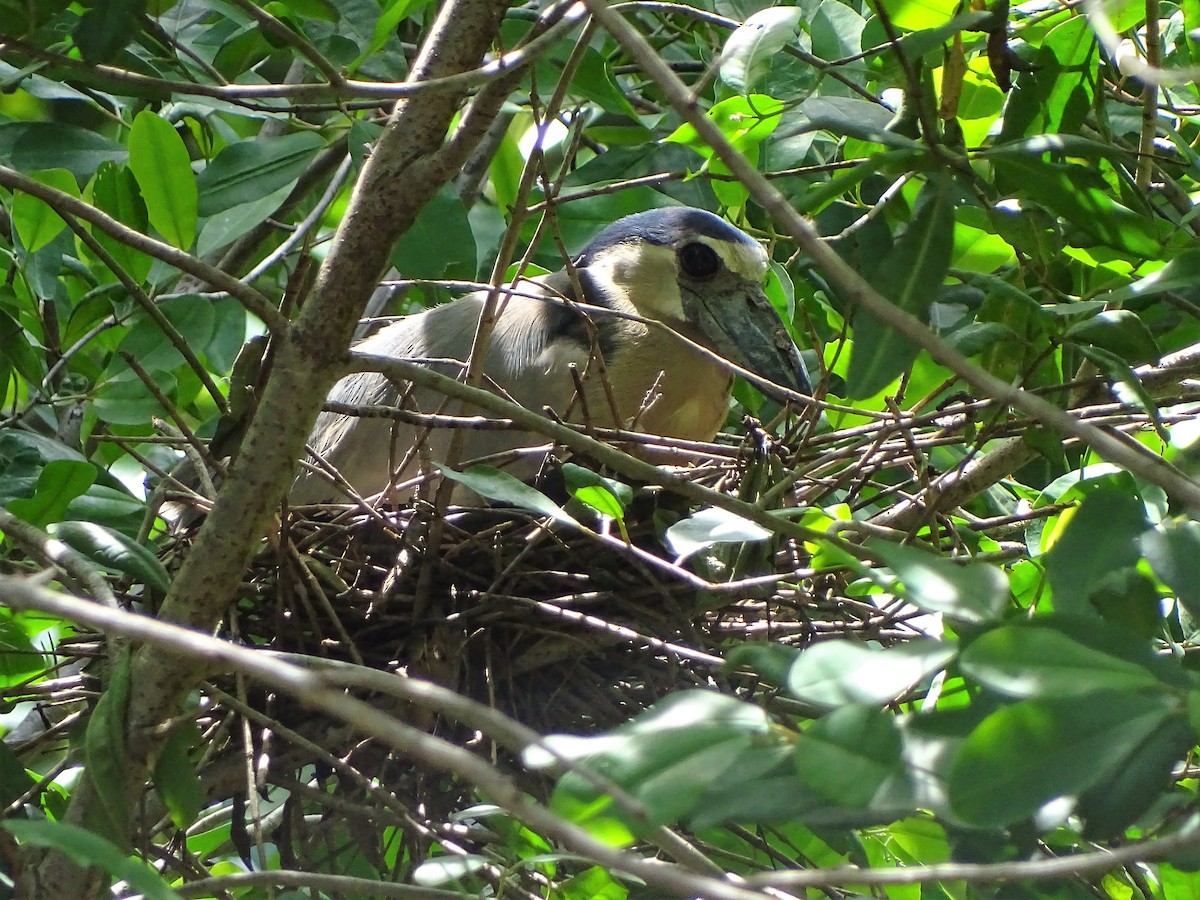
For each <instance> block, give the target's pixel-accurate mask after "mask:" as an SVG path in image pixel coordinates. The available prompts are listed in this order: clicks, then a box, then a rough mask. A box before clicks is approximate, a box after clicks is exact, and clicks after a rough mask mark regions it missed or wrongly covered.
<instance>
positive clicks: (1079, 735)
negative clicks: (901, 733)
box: [949, 692, 1172, 828]
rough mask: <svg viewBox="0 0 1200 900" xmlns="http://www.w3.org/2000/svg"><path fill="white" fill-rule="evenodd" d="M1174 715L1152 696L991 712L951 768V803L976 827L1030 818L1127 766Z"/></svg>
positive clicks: (1091, 698) (1109, 695)
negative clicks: (1147, 739)
mask: <svg viewBox="0 0 1200 900" xmlns="http://www.w3.org/2000/svg"><path fill="white" fill-rule="evenodd" d="M1171 715H1172V707H1171V704H1170V702H1169V701H1167V700H1166V699H1165V698H1163V697H1159V696H1156V695H1154V694H1144V693H1133V692H1127V693H1114V692H1097V693H1092V694H1088V695H1086V696H1082V697H1072V698H1069V699H1058V700H1022V701H1020V702H1019V703H1014V704H1012V705H1011V706H1005V707H1002V708H1001V709H999V710H997V711H996V712H994V713H992V714H991V715H990V716H988V717H987V718H986V719H984V720H983V722H982V723H980V725H979V727H978V728H976V729H975V730H974V731H973V732H972V733H971V735H970V736H969V737H968V738H967V740H966V742H965V743H964V744H963V746H962V749H961V750H960V751H959V753H958V755H957V757H956V758H955V760H954V763H953V765H952V767H951V769H950V776H949V787H950V802H951V806H952V808H953V810H954V813H955V814H956V815H957V816H960V817H962V818H963V819H964V820H965V821H966V822H968V823H970V824H972V825H975V826H978V827H985V828H986V827H1001V826H1004V825H1011V824H1013V823H1015V822H1019V821H1021V820H1022V819H1027V818H1029V817H1030V816H1032V815H1033V814H1034V813H1036V812H1037V810H1038V809H1039V808H1040V807H1041V806H1042V805H1043V804H1045V803H1047V802H1048V801H1050V800H1052V799H1054V798H1056V797H1068V798H1069V797H1077V796H1079V794H1081V793H1082V792H1083V791H1086V790H1087V789H1089V788H1090V787H1092V786H1093V785H1096V784H1099V783H1101V782H1103V781H1105V780H1106V779H1108V778H1110V777H1112V775H1113V774H1114V773H1115V772H1118V771H1120V769H1121V768H1122V767H1123V766H1124V765H1127V763H1128V760H1129V759H1130V757H1131V756H1132V754H1133V753H1134V752H1136V750H1137V748H1138V747H1139V746H1140V745H1141V744H1142V742H1143V741H1145V740H1146V738H1148V737H1149V736H1150V735H1152V734H1154V733H1155V732H1156V731H1157V730H1158V729H1159V728H1161V727H1162V726H1163V725H1164V723H1166V722H1167V720H1168V719H1169V718H1170V717H1171Z"/></svg>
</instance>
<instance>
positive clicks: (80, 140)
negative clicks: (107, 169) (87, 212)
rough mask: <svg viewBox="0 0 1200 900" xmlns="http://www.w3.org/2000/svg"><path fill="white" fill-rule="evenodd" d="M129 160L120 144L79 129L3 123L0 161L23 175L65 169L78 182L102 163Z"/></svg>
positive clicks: (49, 124) (52, 124)
mask: <svg viewBox="0 0 1200 900" xmlns="http://www.w3.org/2000/svg"><path fill="white" fill-rule="evenodd" d="M128 156H129V151H128V149H127V148H125V147H124V146H122V145H121V144H119V143H117V142H116V141H114V140H111V139H110V138H107V137H105V136H104V135H101V134H97V133H96V132H95V131H93V130H91V129H87V128H83V127H81V126H79V125H71V124H69V123H66V122H0V159H6V158H7V159H8V160H9V161H10V165H12V166H14V167H16V168H17V169H19V170H21V171H23V172H40V171H45V170H47V169H66V170H67V171H68V172H70V173H71V174H73V175H75V176H76V177H77V178H90V177H91V176H92V173H93V172H95V171H96V169H97V168H98V167H99V166H100V164H101V163H103V162H106V161H108V160H117V161H123V160H125V159H127V158H128Z"/></svg>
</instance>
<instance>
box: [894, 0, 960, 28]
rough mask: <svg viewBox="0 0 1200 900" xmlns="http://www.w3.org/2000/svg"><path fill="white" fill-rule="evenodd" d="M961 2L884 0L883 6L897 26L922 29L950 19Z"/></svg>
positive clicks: (934, 26)
mask: <svg viewBox="0 0 1200 900" xmlns="http://www.w3.org/2000/svg"><path fill="white" fill-rule="evenodd" d="M958 7H959V4H957V3H954V2H951V0H884V2H883V8H884V9H885V10H887V14H888V17H889V18H890V19H891V20H892V23H893V24H894V25H895V26H896V27H897V28H903V29H904V30H906V31H920V30H922V29H926V28H937V27H939V26H941V25H945V24H946V23H947V22H948V21H950V18H951V16H953V15H954V13H955V12H956V11H957V10H958Z"/></svg>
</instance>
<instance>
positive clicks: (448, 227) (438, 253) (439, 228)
mask: <svg viewBox="0 0 1200 900" xmlns="http://www.w3.org/2000/svg"><path fill="white" fill-rule="evenodd" d="M392 265H394V266H395V267H396V268H397V269H399V270H400V273H401V274H402V275H404V277H406V278H465V279H473V278H474V277H475V273H476V269H477V266H478V260H477V258H476V250H475V234H474V232H473V231H472V230H471V223H470V220H469V219H468V218H467V208H466V207H465V206H464V205H463V202H462V200H461V199H459V196H458V193H457V192H456V191H455V190H454V188H453V186H452V185H448V186H446V187H444V188H442V189H441V190H440V191H438V192H437V194H436V195H434V197H433V198H432V199H431V200H430V201H429V202H428V203H427V204H425V207H424V208H423V209H422V210H421V211H420V213H418V214H417V220H416V221H415V222H413V224H412V226H411V227H410V228H409V229H408V230H407V231H406V232H404V235H403V236H402V237H401V238H400V240H399V242H398V243H397V244H396V247H395V249H393V250H392Z"/></svg>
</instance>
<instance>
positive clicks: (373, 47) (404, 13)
mask: <svg viewBox="0 0 1200 900" xmlns="http://www.w3.org/2000/svg"><path fill="white" fill-rule="evenodd" d="M428 3H429V0H390V2H388V4H387V5H386V6H385V7H384V9H383V12H382V13H381V14H380V16H379V19H378V21H376V22H375V28H374V29H373V30H372V32H371V42H370V43H369V44H368V45H367V47H366V48H365V49H364V50H363V52H362V53H360V54H359V55H358V56H357V57H356V58H355V59H354V60H353V61H352V62H350V63H349V64H348V65H347V66H346V72H347V73H348V74H354V73H355V72H357V71H358V67H359V66H361V65H362V64H363V63H364V62H366V61H367V60H368V59H370V58H371V57H372V56H374V55H375V54H376V53H377V52H379V51H380V50H381V49H382V48H383V45H384V44H386V43H387V42H388V41H389V40H392V39H394V38H395V37H396V27H397V26H398V25H399V24H400V23H401V22H403V21H404V20H405V19H407V18H408V17H409V16H411V15H412V14H413V13H415V12H417V11H419V10H420V9H422V8H423V7H425V6H427V5H428Z"/></svg>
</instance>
